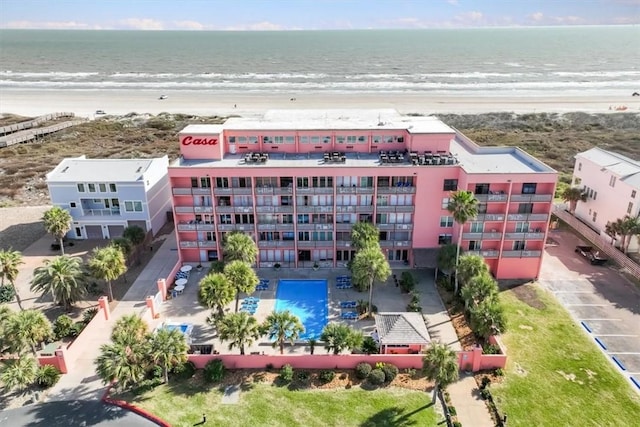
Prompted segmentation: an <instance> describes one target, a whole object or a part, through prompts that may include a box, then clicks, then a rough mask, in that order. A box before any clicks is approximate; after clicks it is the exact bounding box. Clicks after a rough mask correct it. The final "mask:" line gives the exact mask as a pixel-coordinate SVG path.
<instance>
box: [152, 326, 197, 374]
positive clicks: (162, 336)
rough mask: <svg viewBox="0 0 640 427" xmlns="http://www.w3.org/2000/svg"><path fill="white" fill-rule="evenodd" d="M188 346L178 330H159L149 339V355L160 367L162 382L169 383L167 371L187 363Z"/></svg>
mask: <svg viewBox="0 0 640 427" xmlns="http://www.w3.org/2000/svg"><path fill="white" fill-rule="evenodd" d="M188 350H189V345H187V340H186V338H185V336H184V334H183V333H182V332H181V331H180V330H178V329H172V330H167V329H160V330H159V331H157V332H156V333H155V334H153V336H152V337H151V342H150V343H149V355H150V356H151V360H153V363H155V364H156V365H160V366H162V372H163V374H164V382H165V383H166V384H168V383H169V369H171V368H172V367H173V366H176V365H178V364H181V363H185V362H186V361H187V351H188Z"/></svg>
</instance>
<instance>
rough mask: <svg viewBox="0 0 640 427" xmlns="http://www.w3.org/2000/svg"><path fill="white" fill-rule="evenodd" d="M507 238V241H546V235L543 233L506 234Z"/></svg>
mask: <svg viewBox="0 0 640 427" xmlns="http://www.w3.org/2000/svg"><path fill="white" fill-rule="evenodd" d="M505 238H506V239H507V240H542V239H544V233H542V232H516V233H506V234H505Z"/></svg>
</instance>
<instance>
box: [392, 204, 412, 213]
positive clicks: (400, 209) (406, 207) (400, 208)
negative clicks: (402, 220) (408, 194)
mask: <svg viewBox="0 0 640 427" xmlns="http://www.w3.org/2000/svg"><path fill="white" fill-rule="evenodd" d="M414 210H415V206H412V205H399V206H396V212H413V211H414Z"/></svg>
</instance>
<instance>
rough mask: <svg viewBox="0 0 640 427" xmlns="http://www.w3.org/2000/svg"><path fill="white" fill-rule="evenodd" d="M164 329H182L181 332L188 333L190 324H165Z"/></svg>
mask: <svg viewBox="0 0 640 427" xmlns="http://www.w3.org/2000/svg"><path fill="white" fill-rule="evenodd" d="M163 328H164V329H166V330H168V331H173V330H174V329H180V332H182V333H183V334H186V333H187V329H188V328H189V325H185V324H182V325H164V326H163Z"/></svg>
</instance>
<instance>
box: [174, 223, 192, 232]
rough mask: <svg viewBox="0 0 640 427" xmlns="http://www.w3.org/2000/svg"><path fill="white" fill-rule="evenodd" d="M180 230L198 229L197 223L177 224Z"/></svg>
mask: <svg viewBox="0 0 640 427" xmlns="http://www.w3.org/2000/svg"><path fill="white" fill-rule="evenodd" d="M176 227H177V228H178V231H196V225H195V224H177V225H176Z"/></svg>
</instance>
